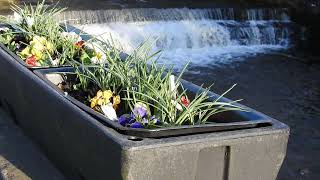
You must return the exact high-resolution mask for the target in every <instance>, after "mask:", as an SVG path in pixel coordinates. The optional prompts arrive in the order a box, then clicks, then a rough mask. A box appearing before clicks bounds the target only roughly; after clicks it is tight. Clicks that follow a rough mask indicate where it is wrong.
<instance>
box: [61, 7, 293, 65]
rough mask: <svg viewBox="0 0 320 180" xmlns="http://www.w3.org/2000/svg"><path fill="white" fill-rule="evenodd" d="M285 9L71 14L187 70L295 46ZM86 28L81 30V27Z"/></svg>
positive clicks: (103, 35)
mask: <svg viewBox="0 0 320 180" xmlns="http://www.w3.org/2000/svg"><path fill="white" fill-rule="evenodd" d="M286 12H287V10H286V9H248V10H235V9H232V8H225V9H223V8H222V9H221V8H215V9H188V8H183V9H175V8H174V9H154V8H151V9H148V8H147V9H124V10H99V11H81V12H68V13H66V14H65V16H67V17H69V16H70V17H81V18H80V19H79V22H78V21H77V22H78V23H80V25H79V24H78V25H77V27H78V28H80V29H82V30H84V31H85V32H87V33H89V34H92V35H94V36H97V37H98V38H100V39H104V40H111V39H112V40H113V41H115V42H116V43H117V45H116V46H118V47H122V49H123V50H124V51H125V52H127V53H130V52H132V51H133V50H134V49H135V48H136V47H137V46H138V45H140V44H141V43H142V42H144V41H146V40H147V39H149V40H150V39H154V40H155V43H154V46H153V51H158V50H162V53H161V58H160V59H159V62H160V63H164V64H170V65H175V66H177V68H181V67H183V65H184V64H185V63H187V62H188V61H190V62H191V64H192V65H195V66H207V65H216V64H226V63H232V62H234V61H239V60H244V59H246V57H248V56H255V55H257V54H259V53H269V52H270V51H277V50H282V49H286V48H288V47H290V45H291V42H290V37H291V34H292V32H291V28H290V25H291V22H290V19H289V17H288V16H287V14H286ZM81 24H82V25H81Z"/></svg>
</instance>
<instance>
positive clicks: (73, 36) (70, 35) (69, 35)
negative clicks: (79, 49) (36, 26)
mask: <svg viewBox="0 0 320 180" xmlns="http://www.w3.org/2000/svg"><path fill="white" fill-rule="evenodd" d="M61 36H62V37H63V38H64V39H66V40H69V41H71V42H72V43H74V44H77V43H78V42H80V41H82V38H81V36H80V35H79V34H77V33H75V32H62V33H61Z"/></svg>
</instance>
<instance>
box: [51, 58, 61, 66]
mask: <svg viewBox="0 0 320 180" xmlns="http://www.w3.org/2000/svg"><path fill="white" fill-rule="evenodd" d="M59 62H60V60H59V59H55V60H52V61H51V63H52V65H54V66H57V65H59Z"/></svg>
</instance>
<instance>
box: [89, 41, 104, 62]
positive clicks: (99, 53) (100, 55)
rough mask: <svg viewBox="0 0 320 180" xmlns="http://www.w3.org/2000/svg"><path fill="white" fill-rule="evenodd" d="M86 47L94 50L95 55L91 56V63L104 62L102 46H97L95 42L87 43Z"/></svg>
mask: <svg viewBox="0 0 320 180" xmlns="http://www.w3.org/2000/svg"><path fill="white" fill-rule="evenodd" d="M87 47H88V48H90V49H92V50H94V51H95V53H96V55H95V56H94V57H92V58H91V62H92V63H93V64H98V63H105V62H106V60H107V55H106V54H105V53H104V51H103V50H102V47H101V46H99V45H98V44H97V43H90V44H87Z"/></svg>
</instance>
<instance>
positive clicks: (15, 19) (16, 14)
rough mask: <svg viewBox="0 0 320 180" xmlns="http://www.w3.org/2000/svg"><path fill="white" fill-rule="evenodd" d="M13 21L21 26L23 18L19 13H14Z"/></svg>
mask: <svg viewBox="0 0 320 180" xmlns="http://www.w3.org/2000/svg"><path fill="white" fill-rule="evenodd" d="M13 20H14V21H15V22H17V23H18V24H21V23H22V20H23V19H22V16H21V15H20V14H18V13H17V12H14V13H13Z"/></svg>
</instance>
